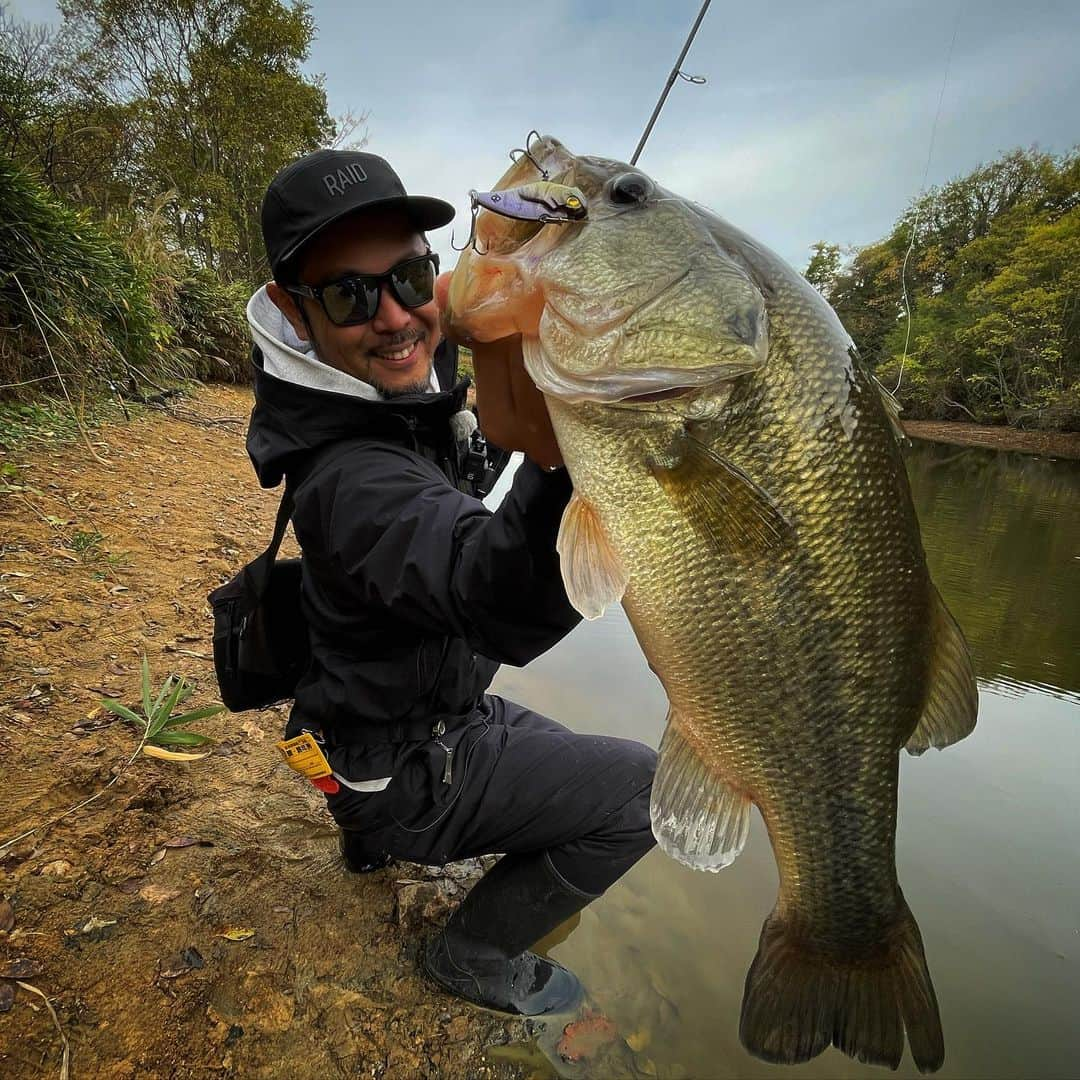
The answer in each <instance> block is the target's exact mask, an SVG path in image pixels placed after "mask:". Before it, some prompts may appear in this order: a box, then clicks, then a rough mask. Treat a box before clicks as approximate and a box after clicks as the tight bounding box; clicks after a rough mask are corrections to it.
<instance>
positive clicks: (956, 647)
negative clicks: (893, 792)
mask: <svg viewBox="0 0 1080 1080" xmlns="http://www.w3.org/2000/svg"><path fill="white" fill-rule="evenodd" d="M930 588H931V598H930V670H929V673H928V675H927V688H928V689H927V695H926V702H925V704H924V705H923V711H922V715H921V716H920V717H919V722H918V724H916V725H915V730H914V731H913V732H912V733H911V738H909V739H908V741H907V747H906V749H907V752H908V753H909V754H921V753H923V752H924V751H926V750H928V749H929V748H930V747H931V746H936V747H937V748H938V749H939V750H943V749H944V748H945V747H946V746H952V744H953V743H955V742H959V741H960V740H961V739H962V738H964V737H965V736H966V735H970V734H971V731H972V729H973V728H974V727H975V718H976V716H977V715H978V711H979V690H978V686H977V684H976V682H975V670H974V668H973V667H972V664H971V654H970V653H969V652H968V647H967V642H966V641H965V640H964V634H963V631H962V630H961V629H960V627H959V626H958V625H957V623H956V620H955V619H954V618H953V617H952V615H951V614H950V612H949V609H948V608H947V607H946V606H945V601H944V600H942V599H941V594H940V593H939V592H938V591H937V589H936V588H934V587H933V586H931V587H930Z"/></svg>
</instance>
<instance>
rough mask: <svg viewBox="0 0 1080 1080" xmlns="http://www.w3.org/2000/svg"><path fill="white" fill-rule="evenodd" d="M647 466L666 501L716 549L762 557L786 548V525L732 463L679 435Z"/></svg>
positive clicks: (764, 495)
mask: <svg viewBox="0 0 1080 1080" xmlns="http://www.w3.org/2000/svg"><path fill="white" fill-rule="evenodd" d="M649 469H650V470H651V472H652V474H653V476H655V477H656V479H657V482H658V483H659V484H660V486H661V487H662V488H663V489H664V491H665V493H666V494H667V497H668V498H669V499H670V500H671V502H672V504H673V505H674V506H675V507H676V508H677V509H678V510H679V511H680V512H681V513H682V514H683V515H684V516H685V517H686V519H687V520H688V521H689V522H690V523H691V524H692V525H693V526H694V527H695V528H696V529H697V530H698V531H699V532H700V533H702V535H704V537H705V538H706V539H707V540H708V541H709V542H710V543H712V545H713V546H714V547H715V548H716V549H717V550H718V551H720V552H722V553H723V554H726V555H730V554H732V553H736V552H745V553H748V554H753V555H762V554H766V553H768V552H775V551H778V550H780V549H782V548H784V547H787V546H788V545H789V544H790V543H791V541H792V539H793V530H792V527H791V523H790V522H789V521H788V520H787V518H786V517H784V515H783V513H782V511H781V510H780V508H779V507H778V506H777V505H776V503H775V502H773V500H772V498H771V497H770V495H769V493H768V492H767V491H765V490H764V489H763V488H762V487H761V486H760V485H758V484H757V483H755V482H754V481H753V480H751V479H750V477H749V476H747V475H746V473H744V472H743V471H742V469H740V468H739V467H738V466H737V465H733V464H732V463H731V462H730V461H727V460H725V459H724V458H722V457H721V456H720V455H719V454H717V453H716V452H715V451H713V450H711V449H710V448H709V447H708V446H706V445H705V444H704V443H703V442H700V441H699V440H698V439H695V438H694V437H693V436H692V435H688V434H686V433H683V434H682V435H680V436H679V437H678V438H677V439H676V441H675V444H674V448H673V453H672V454H671V456H670V457H669V458H666V459H663V458H656V459H653V460H652V461H650V462H649Z"/></svg>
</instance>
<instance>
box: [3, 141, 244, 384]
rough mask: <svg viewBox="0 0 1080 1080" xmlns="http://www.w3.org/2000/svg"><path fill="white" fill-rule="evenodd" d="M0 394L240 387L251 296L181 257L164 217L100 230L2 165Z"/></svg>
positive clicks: (148, 216) (153, 215)
mask: <svg viewBox="0 0 1080 1080" xmlns="http://www.w3.org/2000/svg"><path fill="white" fill-rule="evenodd" d="M0 208H2V212H0V398H10V397H22V398H25V397H29V396H36V394H38V393H40V392H41V391H46V392H49V393H59V392H60V390H61V387H60V383H61V381H63V383H64V386H65V388H66V389H67V391H69V392H71V391H75V392H78V393H79V394H80V395H85V394H86V393H87V392H90V393H95V392H98V391H100V390H102V389H107V388H109V387H110V386H111V387H112V388H114V389H116V390H118V391H120V392H125V393H128V394H132V395H136V396H138V395H142V394H145V393H147V392H152V390H153V389H154V388H158V387H160V386H161V385H162V383H165V382H175V381H183V380H187V379H192V378H196V379H213V378H217V379H229V380H239V379H242V378H243V377H244V372H245V370H246V359H245V358H246V352H247V349H246V344H245V338H246V334H245V326H244V318H243V299H244V298H243V295H242V290H238V289H237V288H236V287H229V286H226V285H224V284H222V283H221V282H220V281H219V280H218V279H217V278H216V277H215V276H214V275H213V274H210V273H208V272H207V271H205V270H202V269H200V268H198V267H195V266H194V265H193V264H192V263H191V260H190V259H189V257H188V256H187V255H185V254H184V253H182V252H178V251H174V250H170V248H169V246H168V244H167V243H166V241H165V239H164V230H163V229H161V228H160V227H159V222H158V211H159V210H160V206H159V207H158V208H157V209H156V210H151V211H150V212H148V213H142V214H140V215H136V214H135V213H132V214H131V215H129V216H128V217H127V218H125V219H123V220H113V221H110V222H104V223H100V222H97V221H94V220H92V219H91V218H90V217H89V215H88V214H86V213H85V212H84V211H81V210H77V209H75V208H73V207H71V206H69V205H67V204H66V203H64V202H63V201H61V200H60V199H58V198H57V197H56V196H55V195H53V194H51V193H50V192H48V191H47V190H46V189H45V188H44V187H42V186H41V185H40V184H39V183H37V182H36V181H35V180H34V179H33V178H32V177H30V176H29V175H28V174H27V173H25V172H23V171H21V170H20V169H18V168H17V167H16V166H15V165H13V164H12V163H11V162H10V161H8V160H0Z"/></svg>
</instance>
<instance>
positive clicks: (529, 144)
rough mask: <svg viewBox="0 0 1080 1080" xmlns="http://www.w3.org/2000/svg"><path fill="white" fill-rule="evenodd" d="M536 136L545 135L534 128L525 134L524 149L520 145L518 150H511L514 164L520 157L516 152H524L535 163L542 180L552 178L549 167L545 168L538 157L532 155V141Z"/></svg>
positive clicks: (538, 137)
mask: <svg viewBox="0 0 1080 1080" xmlns="http://www.w3.org/2000/svg"><path fill="white" fill-rule="evenodd" d="M534 138H536V139H541V138H543V136H542V135H541V134H540V132H539V131H537V130H536V128H533V129H532V131H530V132H529V134H528V135H526V136H525V147H524V149H522V148H521V147H520V146H519V147H518V148H517V149H516V150H511V151H510V160H511V161H512V162H514V164H517V160H518V159H517V158H516V157H514V155H515V154H524V155H525V156H526V157H527V158H528V159H529V160H530V161H531V162H532V163H533V166H534V167H535V169H536V171H537V172H538V173H539V174H540V178H541V179H542V180H548V179H550V174H549V173H548V171H547V169H545V168H544V167H543V166H542V165H541V164H540V162H539V161H537V160H536V158H534V157H533V156H532V149H531V147H532V141H533V139H534Z"/></svg>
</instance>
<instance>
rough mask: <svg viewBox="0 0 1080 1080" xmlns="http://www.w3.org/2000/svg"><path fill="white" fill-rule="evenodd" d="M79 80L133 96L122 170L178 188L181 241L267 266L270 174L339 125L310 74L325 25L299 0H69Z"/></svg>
mask: <svg viewBox="0 0 1080 1080" xmlns="http://www.w3.org/2000/svg"><path fill="white" fill-rule="evenodd" d="M61 11H62V13H63V15H64V19H65V24H66V26H67V30H68V32H69V33H70V34H71V36H72V38H73V40H74V41H75V42H77V44H78V54H77V55H78V62H77V65H76V66H77V68H78V75H79V82H80V84H81V86H82V87H84V88H88V87H90V86H96V87H97V88H99V92H100V93H101V94H102V95H103V97H104V98H105V100H107V101H108V102H109V103H110V104H111V105H112V106H113V107H114V108H117V109H122V110H124V113H125V117H126V119H127V122H128V124H129V129H130V132H131V135H132V152H131V154H130V156H129V158H128V160H127V161H126V162H125V163H124V167H123V170H122V172H123V179H124V181H125V183H126V185H127V186H128V188H129V189H130V190H131V191H132V192H138V193H139V195H140V196H141V197H145V198H156V197H159V196H161V195H162V194H163V193H165V192H168V191H170V190H171V191H174V192H175V193H176V194H175V198H174V199H173V200H172V201H171V203H169V205H168V207H167V210H166V213H167V214H168V217H169V221H170V225H171V228H172V232H173V235H174V238H175V241H176V243H177V244H178V245H179V246H180V247H182V248H184V249H186V250H187V251H189V252H192V253H194V254H196V255H197V256H198V258H199V259H200V260H201V261H202V263H203V264H204V265H205V266H207V267H208V268H211V269H214V270H217V271H218V272H219V273H221V274H222V275H223V276H225V277H226V278H227V279H229V280H246V281H249V282H255V281H258V280H260V279H261V278H263V277H264V276H265V273H266V266H265V263H264V256H263V252H262V242H261V236H260V230H259V206H260V203H261V199H262V195H263V193H264V191H265V190H266V186H267V184H268V183H269V181H270V179H271V177H272V176H273V174H274V173H275V172H276V171H277V170H278V169H279V168H280V167H281V166H282V165H283V164H285V163H286V162H287V161H289V160H290V159H292V158H293V157H295V156H297V155H298V154H300V153H303V152H306V151H308V150H313V149H315V148H316V147H318V146H320V145H323V144H324V143H325V142H327V141H329V140H331V139H332V138H333V126H334V125H333V121H332V120H331V118H330V116H329V115H328V113H327V109H326V94H325V91H324V89H323V86H322V84H321V82H320V81H318V80H311V79H308V78H306V77H305V76H304V74H303V72H302V71H301V69H300V65H301V63H302V62H303V61H304V60H305V59H306V58H307V56H308V51H309V49H310V45H311V41H312V38H313V36H314V32H315V27H314V23H313V21H312V18H311V14H310V10H309V8H308V7H307V5H306V4H305V3H303V2H299V0H298V2H296V3H293V4H292V5H291V6H287V5H286V4H283V3H281V2H280V0H208V2H207V0H62V2H61Z"/></svg>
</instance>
